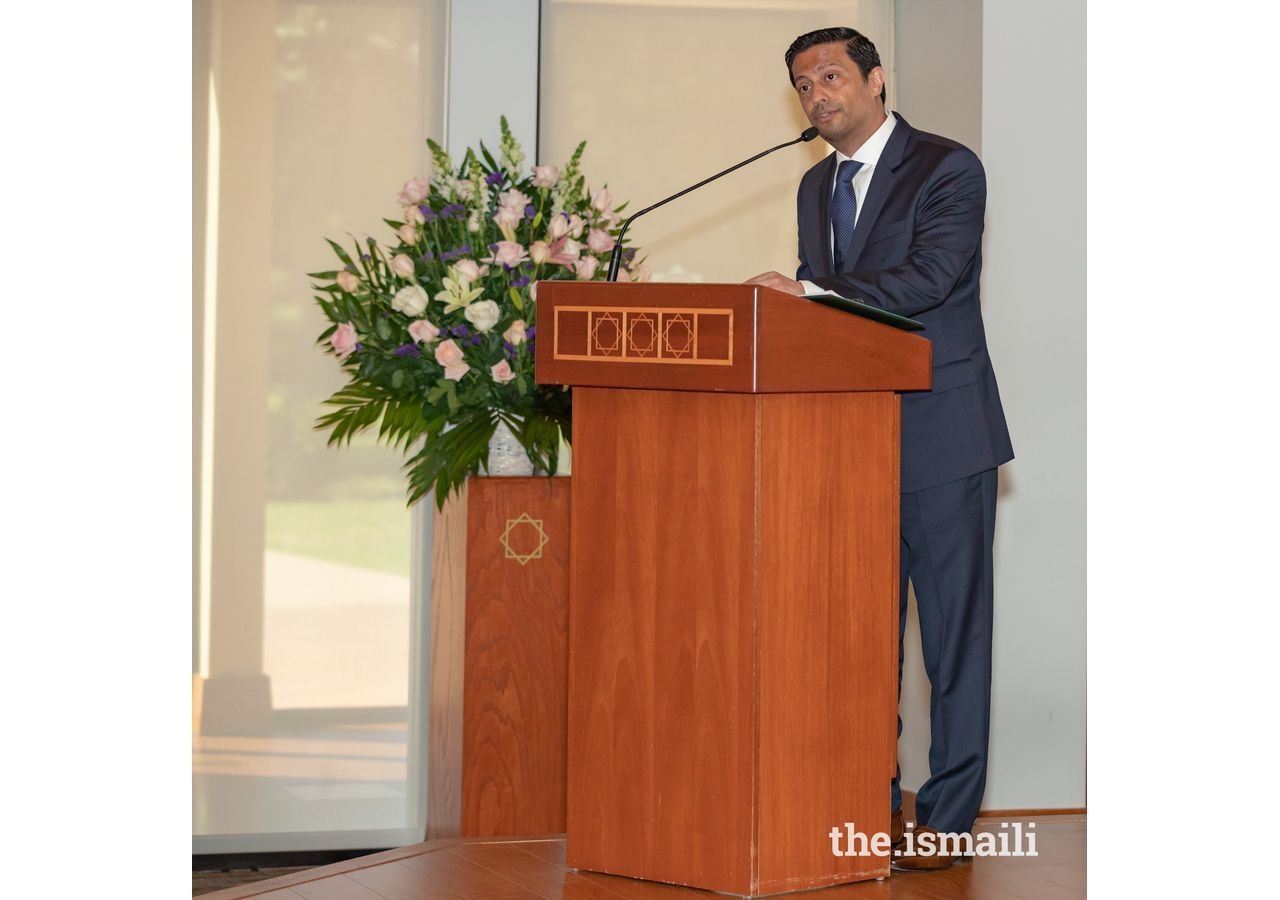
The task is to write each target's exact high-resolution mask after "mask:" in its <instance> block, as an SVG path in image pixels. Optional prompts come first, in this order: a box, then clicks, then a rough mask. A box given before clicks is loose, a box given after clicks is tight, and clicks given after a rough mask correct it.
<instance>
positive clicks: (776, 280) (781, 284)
mask: <svg viewBox="0 0 1280 900" xmlns="http://www.w3.org/2000/svg"><path fill="white" fill-rule="evenodd" d="M743 283H744V284H762V285H764V286H765V287H767V288H773V289H774V290H775V291H782V293H784V294H795V295H796V296H797V297H799V296H800V295H802V294H803V293H804V286H803V285H801V284H800V282H798V281H796V280H795V279H793V278H788V277H787V276H786V275H783V274H782V273H781V272H765V273H764V274H763V275H757V276H756V277H755V278H748V279H747V280H746V281H745V282H743Z"/></svg>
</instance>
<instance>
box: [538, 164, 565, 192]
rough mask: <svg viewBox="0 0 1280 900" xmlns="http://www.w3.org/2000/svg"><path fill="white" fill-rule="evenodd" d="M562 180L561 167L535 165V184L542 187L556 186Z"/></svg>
mask: <svg viewBox="0 0 1280 900" xmlns="http://www.w3.org/2000/svg"><path fill="white" fill-rule="evenodd" d="M559 180H560V169H559V167H557V166H534V167H533V186H534V187H540V188H549V187H554V186H555V183H556V182H557V181H559Z"/></svg>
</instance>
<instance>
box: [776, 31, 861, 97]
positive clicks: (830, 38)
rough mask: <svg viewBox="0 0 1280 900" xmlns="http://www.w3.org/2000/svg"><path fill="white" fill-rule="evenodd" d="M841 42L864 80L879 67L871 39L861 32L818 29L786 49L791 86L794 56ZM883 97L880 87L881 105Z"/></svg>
mask: <svg viewBox="0 0 1280 900" xmlns="http://www.w3.org/2000/svg"><path fill="white" fill-rule="evenodd" d="M841 41H843V42H844V50H845V52H846V53H848V54H849V58H850V59H851V60H853V61H854V62H855V63H857V65H858V71H859V72H861V73H862V77H863V79H864V80H865V79H866V77H867V76H868V75H870V74H871V70H872V69H874V68H875V67H876V66H878V65H880V54H879V53H878V52H876V45H875V44H873V43H871V39H870V38H868V37H867V36H866V35H865V34H863V33H862V32H860V31H855V30H854V29H852V28H819V29H818V30H817V31H810V32H809V33H808V34H802V35H800V37H798V38H796V39H795V40H794V41H792V42H791V46H790V47H788V48H787V77H789V78H790V79H791V84H792V85H794V84H795V83H796V79H795V76H794V75H792V74H791V63H792V62H794V61H795V58H796V56H798V55H799V54H801V53H803V52H804V51H806V50H808V49H809V48H810V47H816V46H818V45H819V44H834V43H837V42H841ZM884 97H885V90H884V88H883V87H882V88H880V102H881V103H883V102H884Z"/></svg>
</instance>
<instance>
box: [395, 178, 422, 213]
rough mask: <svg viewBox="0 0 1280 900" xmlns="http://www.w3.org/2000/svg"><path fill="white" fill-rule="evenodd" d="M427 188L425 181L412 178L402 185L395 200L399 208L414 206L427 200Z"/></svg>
mask: <svg viewBox="0 0 1280 900" xmlns="http://www.w3.org/2000/svg"><path fill="white" fill-rule="evenodd" d="M428 190H429V186H428V184H427V180H426V179H425V178H421V177H417V176H415V177H413V178H410V179H409V180H408V181H406V182H405V183H404V187H402V188H401V189H400V193H399V194H398V195H397V196H396V199H397V200H398V201H399V202H400V205H401V206H416V205H417V204H419V203H421V202H422V201H423V200H425V199H427V191H428Z"/></svg>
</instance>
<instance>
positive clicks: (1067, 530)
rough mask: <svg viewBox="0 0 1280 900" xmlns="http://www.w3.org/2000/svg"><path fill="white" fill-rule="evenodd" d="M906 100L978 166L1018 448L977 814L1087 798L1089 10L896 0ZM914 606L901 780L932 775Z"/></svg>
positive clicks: (986, 263) (987, 300)
mask: <svg viewBox="0 0 1280 900" xmlns="http://www.w3.org/2000/svg"><path fill="white" fill-rule="evenodd" d="M894 35H895V39H896V42H897V47H896V54H895V58H896V61H897V71H896V72H895V73H894V76H895V77H896V79H897V86H898V108H899V110H900V111H901V112H902V113H903V114H904V115H905V116H906V118H907V119H908V121H910V122H911V124H912V125H914V126H916V127H917V128H922V129H924V130H925V131H933V132H936V133H939V134H944V135H946V136H948V137H952V138H955V139H956V140H959V141H962V142H963V143H965V144H967V145H969V146H970V147H972V148H973V149H974V150H975V151H977V152H978V153H979V155H980V156H981V157H982V160H983V163H984V165H985V166H986V170H987V181H988V203H987V230H986V236H985V241H984V246H983V267H984V268H983V304H982V305H983V317H984V320H985V322H986V327H987V337H988V344H989V347H990V350H991V356H992V360H993V361H994V364H995V369H996V376H997V379H998V380H999V383H1000V391H1001V396H1002V398H1003V400H1004V405H1005V413H1006V415H1007V416H1008V419H1009V428H1010V431H1011V432H1012V434H1013V444H1014V451H1015V453H1016V454H1017V458H1016V459H1015V460H1014V461H1013V462H1012V463H1010V464H1008V465H1007V466H1005V467H1003V469H1002V470H1001V486H1000V500H999V506H998V508H997V514H996V550H995V564H996V585H995V604H996V624H995V647H994V672H993V686H992V732H991V765H990V771H989V774H988V780H987V793H986V798H985V800H984V802H983V806H984V807H985V808H987V809H1026V808H1033V809H1034V808H1054V807H1057V808H1061V807H1079V806H1084V805H1085V783H1084V777H1085V758H1084V748H1085V720H1084V698H1085V669H1084V663H1085V630H1084V628H1085V581H1084V575H1085V571H1084V566H1085V547H1084V537H1085V529H1084V510H1085V480H1084V479H1085V456H1084V452H1085V444H1084V438H1085V432H1084V424H1085V423H1084V414H1085V406H1084V351H1085V348H1084V322H1085V318H1084V314H1085V307H1084V277H1085V268H1084V267H1085V258H1084V257H1085V249H1084V124H1085V120H1084V79H1083V74H1082V73H1083V63H1084V7H1083V4H1067V3H1063V4H1045V3H1034V4H1027V3H1017V2H1009V0H1002V2H995V0H987V2H986V3H984V2H982V0H897V2H896V3H895V22H894ZM918 627H919V626H918V623H917V620H916V616H915V610H914V607H913V608H912V612H911V617H910V619H909V621H908V637H907V645H906V648H905V657H906V665H905V671H904V675H903V702H902V710H903V712H902V716H903V723H904V724H903V737H902V740H901V742H900V746H899V755H900V757H901V763H902V768H903V784H904V786H905V787H907V788H909V789H917V788H919V786H920V785H921V784H922V783H923V782H924V780H925V779H926V778H927V777H928V749H929V747H928V744H929V685H928V679H927V678H926V677H925V674H924V671H923V666H922V664H921V662H920V649H919V646H920V645H919V638H918Z"/></svg>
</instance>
